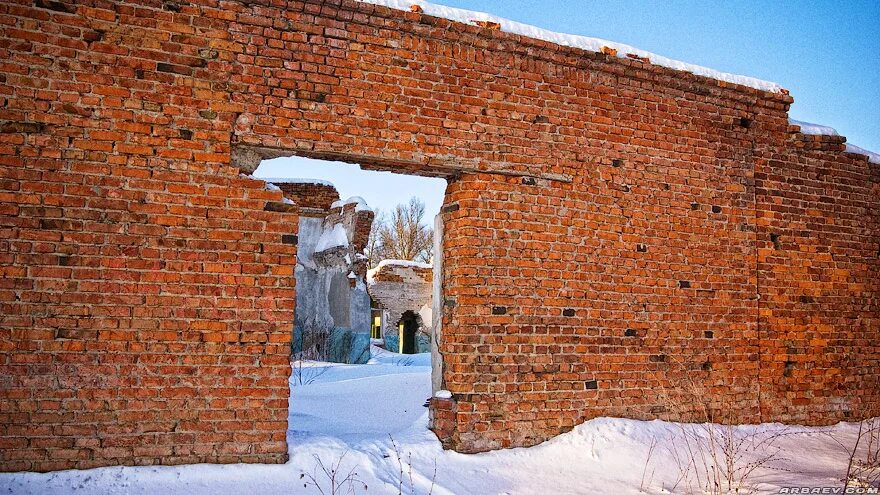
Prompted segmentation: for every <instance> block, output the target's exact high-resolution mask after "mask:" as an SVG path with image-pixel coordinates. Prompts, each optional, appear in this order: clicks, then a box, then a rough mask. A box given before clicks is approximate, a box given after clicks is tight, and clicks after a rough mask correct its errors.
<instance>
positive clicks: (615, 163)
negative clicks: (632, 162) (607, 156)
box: [611, 158, 623, 167]
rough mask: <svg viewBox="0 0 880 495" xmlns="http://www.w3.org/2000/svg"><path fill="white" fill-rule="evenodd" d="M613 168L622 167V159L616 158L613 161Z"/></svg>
mask: <svg viewBox="0 0 880 495" xmlns="http://www.w3.org/2000/svg"><path fill="white" fill-rule="evenodd" d="M611 166H612V167H622V166H623V160H621V159H620V158H615V159H613V160H611Z"/></svg>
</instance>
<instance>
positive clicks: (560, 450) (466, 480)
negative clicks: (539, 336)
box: [0, 353, 856, 495]
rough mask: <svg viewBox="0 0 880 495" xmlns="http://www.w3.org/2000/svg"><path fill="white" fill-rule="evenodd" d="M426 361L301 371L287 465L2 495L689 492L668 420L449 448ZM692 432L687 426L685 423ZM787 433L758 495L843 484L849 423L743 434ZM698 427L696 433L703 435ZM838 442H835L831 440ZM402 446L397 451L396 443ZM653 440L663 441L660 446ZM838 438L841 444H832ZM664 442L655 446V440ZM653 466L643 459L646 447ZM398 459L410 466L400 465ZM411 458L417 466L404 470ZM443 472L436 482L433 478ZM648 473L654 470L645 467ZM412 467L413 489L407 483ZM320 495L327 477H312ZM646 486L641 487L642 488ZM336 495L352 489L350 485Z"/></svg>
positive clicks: (12, 477)
mask: <svg viewBox="0 0 880 495" xmlns="http://www.w3.org/2000/svg"><path fill="white" fill-rule="evenodd" d="M429 359H430V358H429V356H428V355H417V356H400V355H397V354H392V353H385V354H384V355H380V356H378V357H376V358H374V359H373V360H371V362H370V364H366V365H324V364H317V365H315V364H313V365H312V366H306V367H305V368H303V372H302V373H303V375H302V376H303V377H304V379H305V381H311V383H308V384H306V385H295V386H292V387H291V410H290V429H289V431H288V443H289V445H290V447H289V448H290V461H289V462H288V463H287V464H284V465H247V464H234V465H206V464H201V465H191V466H158V467H109V468H100V469H92V470H87V471H62V472H56V473H45V474H38V473H8V474H0V495H2V494H5V493H13V494H41V495H42V494H55V493H58V494H61V493H64V494H66V493H76V494H80V493H82V494H149V495H153V494H185V495H203V494H204V495H216V494H316V493H321V492H320V491H318V490H317V489H316V488H315V487H312V486H309V487H304V486H303V484H304V482H305V481H308V478H307V477H306V478H301V476H302V475H303V474H304V473H315V472H316V471H315V470H316V468H317V467H318V460H319V459H320V462H322V463H323V464H324V465H325V466H327V467H329V466H330V465H332V464H333V463H336V462H338V461H339V460H340V458H341V459H342V461H341V471H343V476H344V475H345V474H348V472H349V470H351V469H354V471H355V472H356V473H357V478H358V479H359V480H361V481H363V483H365V484H366V486H367V488H366V490H364V488H363V486H358V487H356V488H355V491H354V493H366V494H371V493H375V494H397V493H398V490H399V487H400V480H401V465H402V469H403V477H402V478H403V488H402V489H401V490H400V492H401V493H404V494H410V493H414V494H427V493H428V492H429V490H430V489H431V484H432V483H431V480H432V478H433V479H434V486H433V492H432V493H433V494H436V495H449V494H455V495H480V494H486V495H500V494H510V495H513V494H550V493H552V494H560V495H564V494H594V493H595V494H601V493H621V494H625V493H688V492H693V491H694V490H689V489H688V484H687V483H686V482H679V483H678V484H677V485H676V481H677V479H678V478H679V477H680V473H681V470H680V469H679V465H680V464H681V463H680V462H679V461H677V460H676V455H675V453H674V450H675V449H674V448H673V447H671V445H674V442H673V441H671V440H670V439H674V438H678V442H679V445H680V444H681V434H682V432H683V431H684V430H683V427H682V426H681V425H678V424H675V423H666V422H662V421H650V422H643V421H633V420H623V419H611V418H599V419H595V420H592V421H588V422H587V423H585V424H583V425H581V426H579V427H577V428H575V429H574V431H572V432H569V433H567V434H565V435H561V436H559V437H557V438H555V439H553V440H551V441H549V442H546V443H544V444H542V445H539V446H536V447H532V448H529V449H511V450H506V451H497V452H489V453H485V454H476V455H465V454H458V453H455V452H449V451H443V450H442V449H441V448H440V444H439V442H438V441H437V439H436V438H435V437H434V435H433V434H432V433H431V432H430V431H428V430H427V421H428V414H427V409H425V408H424V407H423V404H424V402H425V399H426V398H427V397H428V396H429V395H430V362H429ZM684 428H689V427H684ZM735 430H736V432H737V434H738V435H741V436H742V438H749V435H751V434H752V433H753V432H756V431H760V432H765V433H766V432H770V433H772V434H775V433H783V434H782V436H780V437H779V438H778V440H776V441H775V444H774V445H775V446H776V447H779V448H780V449H781V450H780V451H779V454H778V456H777V457H778V458H779V459H777V460H775V461H773V462H770V463H767V464H765V465H764V466H762V468H761V469H758V470H757V471H756V473H755V475H754V476H753V482H754V483H755V484H756V485H757V487H758V488H759V489H760V492H761V493H778V492H779V487H780V486H829V487H840V486H841V483H840V481H839V480H840V478H841V477H842V476H843V474H844V472H845V469H846V461H847V455H846V453H845V452H844V451H843V449H842V448H841V447H840V446H839V445H838V443H837V442H838V441H839V442H842V443H844V444H849V445H851V444H852V442H853V441H854V439H855V432H856V429H855V427H854V426H853V425H851V424H840V425H837V426H834V427H830V428H804V427H783V426H781V425H761V426H757V427H756V426H742V427H737V428H736V429H735ZM695 431H699V430H695ZM832 437H833V438H832ZM392 438H393V441H394V444H396V445H397V450H395V447H394V445H393V444H392ZM655 439H656V440H655ZM835 439H836V441H835ZM652 443H656V445H655V447H654V448H653V449H652V450H651V447H650V446H651V444H652ZM649 450H651V452H652V453H651V456H650V460H649V461H648V462H647V463H646V459H647V458H648V452H649ZM398 452H399V454H400V456H399V457H401V458H402V464H401V463H399V462H398V458H399V457H398ZM410 460H411V463H412V466H413V467H412V469H411V470H410V469H409V468H408V467H407V463H408V462H410ZM435 466H436V476H435V474H434V473H435ZM646 466H647V467H646ZM410 472H411V475H412V484H413V485H414V487H412V486H411V485H410ZM316 478H317V480H318V481H319V483H321V484H322V485H323V486H322V488H323V490H324V493H330V491H329V481H328V480H327V478H326V477H325V476H324V475H323V474H321V473H320V472H318V474H317V476H316ZM640 487H641V488H640ZM337 493H348V492H347V489H344V490H342V491H340V492H337Z"/></svg>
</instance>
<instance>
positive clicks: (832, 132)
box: [788, 119, 840, 136]
mask: <svg viewBox="0 0 880 495" xmlns="http://www.w3.org/2000/svg"><path fill="white" fill-rule="evenodd" d="M788 123H789V125H796V126H799V127H800V128H801V134H809V135H811V136H839V135H840V134H838V133H837V129H834V128H833V127H828V126H827V125H819V124H812V123H810V122H802V121H800V120H794V119H788Z"/></svg>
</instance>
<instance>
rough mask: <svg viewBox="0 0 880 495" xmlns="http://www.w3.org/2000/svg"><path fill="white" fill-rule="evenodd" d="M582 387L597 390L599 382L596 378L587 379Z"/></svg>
mask: <svg viewBox="0 0 880 495" xmlns="http://www.w3.org/2000/svg"><path fill="white" fill-rule="evenodd" d="M584 389H585V390H598V389H599V382H598V381H596V380H588V381H586V382H585V383H584Z"/></svg>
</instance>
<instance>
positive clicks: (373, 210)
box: [253, 157, 446, 443]
mask: <svg viewBox="0 0 880 495" xmlns="http://www.w3.org/2000/svg"><path fill="white" fill-rule="evenodd" d="M253 176H254V177H255V178H257V179H261V180H264V181H266V182H267V184H270V185H268V186H267V187H270V188H273V187H277V188H278V189H280V190H281V192H282V193H283V195H284V197H285V200H286V201H289V202H290V203H292V204H294V205H296V207H297V208H296V212H297V213H298V217H297V220H296V221H297V222H298V225H297V234H296V243H297V254H296V267H295V270H294V276H295V278H296V286H295V287H296V301H295V307H294V315H295V316H294V321H293V322H291V323H292V324H291V332H292V333H293V337H292V345H291V364H292V377H291V401H290V411H291V413H290V421H289V424H290V425H291V426H290V428H291V431H290V432H289V433H288V436H289V437H290V436H291V435H293V436H294V437H296V436H298V435H302V436H304V437H309V436H311V435H316V434H327V433H331V432H330V431H329V430H328V431H324V429H325V428H328V426H327V425H328V424H332V430H333V431H332V433H333V434H334V435H337V436H341V437H345V436H346V435H348V434H351V435H354V436H359V435H363V434H364V433H366V432H369V431H370V428H373V429H375V430H376V431H375V432H376V433H381V434H382V435H383V436H384V435H387V434H393V433H395V431H393V429H392V430H388V429H389V428H392V426H391V425H393V424H399V425H401V428H403V427H404V425H407V424H409V425H410V426H411V424H412V422H414V421H418V419H419V417H421V414H422V412H423V411H424V409H422V407H420V406H421V405H423V404H425V403H426V400H425V399H426V398H429V397H431V396H432V395H433V392H434V391H435V390H433V389H435V388H437V387H436V386H435V384H436V383H440V380H437V379H436V377H437V376H438V375H439V372H438V371H439V369H440V366H439V361H440V353H439V351H438V348H439V347H438V346H439V332H440V328H439V326H440V322H441V318H440V315H439V313H440V311H439V308H440V307H441V306H442V305H441V304H440V301H441V291H442V284H441V283H439V282H440V280H439V278H440V276H439V274H441V273H442V271H441V267H440V264H441V263H442V258H443V257H442V245H443V243H442V232H443V228H442V217H441V215H440V214H439V213H440V209H441V207H442V205H443V202H444V196H445V192H446V180H445V179H443V178H437V177H422V176H414V175H402V174H396V173H390V172H381V171H374V170H362V169H361V168H360V167H359V166H358V165H355V164H349V163H341V162H331V161H324V160H313V159H308V158H301V157H284V158H274V159H266V160H262V161H260V162H259V166H258V167H256V170H254V171H253ZM435 281H436V282H437V283H435ZM353 378H357V380H353ZM404 385H405V386H404ZM347 387H348V388H347ZM343 389H344V390H345V391H344V392H340V390H343ZM377 391H380V392H377ZM358 395H361V396H362V399H363V400H357V401H356V402H357V411H356V412H357V414H354V413H355V411H351V412H352V418H353V419H352V421H350V422H349V421H347V420H341V421H336V419H337V418H336V415H334V421H333V422H330V423H328V422H327V421H320V422H318V421H314V422H313V421H310V418H316V417H320V416H321V414H319V412H321V411H331V410H332V411H336V410H339V411H344V410H346V408H347V407H348V406H349V404H351V403H352V399H351V398H352V397H353V396H358ZM333 397H338V398H339V401H336V400H334V399H333ZM331 402H332V404H331ZM328 408H330V409H328ZM346 414H347V413H346ZM410 416H412V417H410ZM389 417H396V418H398V419H399V420H400V421H396V422H393V423H387V422H382V421H376V422H375V424H373V423H374V422H373V421H368V422H369V423H370V424H369V425H365V424H364V421H365V420H364V419H363V418H389ZM354 418H357V419H356V420H355V419H354ZM380 430H381V431H380ZM386 430H388V431H386ZM303 440H305V438H300V439H297V438H290V441H292V442H295V443H298V442H300V441H303Z"/></svg>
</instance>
